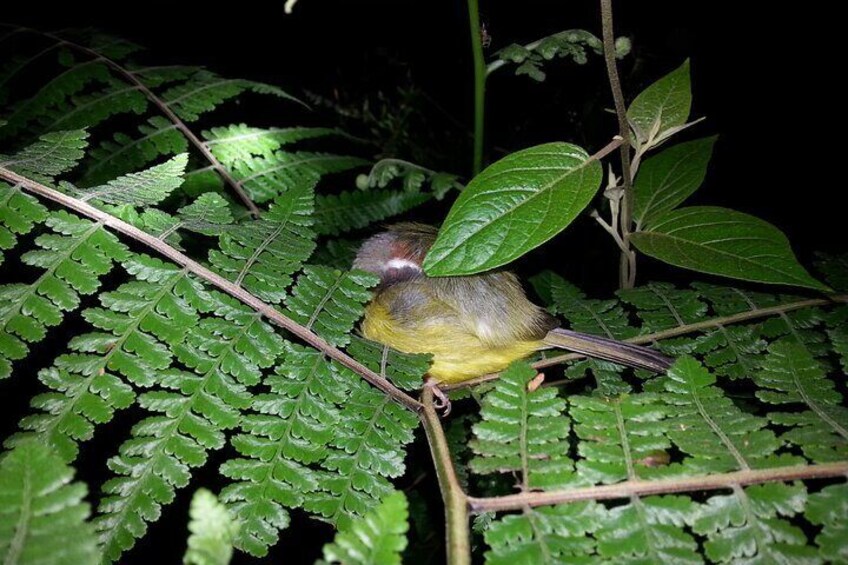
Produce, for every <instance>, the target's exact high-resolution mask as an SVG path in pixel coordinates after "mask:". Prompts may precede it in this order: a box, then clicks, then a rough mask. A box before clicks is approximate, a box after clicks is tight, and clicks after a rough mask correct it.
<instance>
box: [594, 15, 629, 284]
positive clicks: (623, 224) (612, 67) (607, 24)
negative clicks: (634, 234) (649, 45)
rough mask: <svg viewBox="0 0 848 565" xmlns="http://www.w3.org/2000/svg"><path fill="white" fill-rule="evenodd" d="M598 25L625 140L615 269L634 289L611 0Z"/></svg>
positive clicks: (625, 131) (624, 123)
mask: <svg viewBox="0 0 848 565" xmlns="http://www.w3.org/2000/svg"><path fill="white" fill-rule="evenodd" d="M601 28H602V32H603V42H604V61H605V62H606V66H607V77H608V78H609V84H610V90H612V99H613V102H614V103H615V115H616V117H617V118H618V132H619V135H620V136H621V137H622V139H624V143H623V144H622V145H621V148H620V151H621V177H622V181H621V182H622V197H621V216H620V217H619V222H620V223H619V228H620V229H619V231H620V233H621V239H622V241H623V242H624V249H622V251H621V257H620V259H619V269H618V285H619V287H621V288H633V285H634V284H635V283H636V255H635V254H634V253H633V251H632V250H631V249H630V229H631V226H632V223H633V194H632V193H633V189H632V186H633V177H632V171H631V170H630V124H629V123H628V122H627V108H626V107H625V106H624V93H623V92H622V91H621V80H619V78H618V67H617V66H616V64H615V35H614V33H613V25H612V0H601Z"/></svg>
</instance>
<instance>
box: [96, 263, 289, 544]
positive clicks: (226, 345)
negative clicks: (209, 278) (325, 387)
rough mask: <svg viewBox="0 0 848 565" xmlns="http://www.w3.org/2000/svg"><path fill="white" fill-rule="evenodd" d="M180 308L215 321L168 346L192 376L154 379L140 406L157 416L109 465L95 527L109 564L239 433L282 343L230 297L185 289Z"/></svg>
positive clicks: (172, 373) (189, 329) (172, 372)
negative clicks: (233, 431)
mask: <svg viewBox="0 0 848 565" xmlns="http://www.w3.org/2000/svg"><path fill="white" fill-rule="evenodd" d="M145 274H146V273H143V274H142V273H139V274H138V275H137V276H139V275H142V276H144V275H145ZM174 276H175V277H182V276H183V275H182V274H175V275H174ZM190 282H192V281H190ZM179 300H180V301H181V303H180V304H175V305H174V306H176V307H177V308H182V309H184V310H191V309H195V310H201V311H204V312H209V311H214V312H215V316H208V317H204V318H202V319H201V320H200V321H199V323H197V322H195V323H194V324H185V323H183V324H179V323H178V324H176V327H179V328H182V330H181V331H183V332H184V334H185V337H184V339H180V340H179V341H177V342H176V343H175V342H173V341H170V342H169V343H168V345H170V346H171V347H172V348H173V349H174V350H175V351H176V356H177V358H178V359H179V361H180V362H181V363H182V364H183V365H184V366H186V367H189V368H190V369H191V370H192V372H186V371H182V370H179V369H175V368H172V369H166V370H164V371H162V372H161V373H160V374H159V375H157V376H156V378H155V384H156V385H158V387H157V390H152V391H150V392H145V393H143V394H141V395H140V396H139V399H138V401H139V405H140V406H141V407H142V408H145V409H146V410H148V411H149V412H153V413H155V414H157V415H152V416H150V417H148V418H146V419H144V420H142V421H141V422H139V423H138V424H137V425H136V426H135V427H134V428H133V437H132V438H131V439H129V440H128V441H126V442H124V444H123V445H122V446H121V447H120V450H119V455H118V456H116V457H114V458H112V459H111V460H110V461H109V467H110V469H112V470H113V471H114V472H115V473H117V474H118V475H119V476H118V477H116V478H114V479H111V480H110V481H108V482H107V483H106V484H105V485H104V493H105V494H106V498H104V499H103V501H102V502H101V505H100V509H99V512H100V515H99V516H98V518H97V520H96V524H97V528H98V530H99V531H100V542H101V545H102V546H103V548H104V552H105V554H106V555H107V556H108V557H109V558H110V559H116V558H117V557H118V555H120V553H121V552H122V551H124V550H126V549H128V548H129V547H131V546H132V544H133V543H134V539H135V538H137V537H140V536H141V535H143V533H144V531H145V530H146V526H145V522H146V521H151V520H155V519H156V518H158V515H159V508H160V506H161V505H163V504H168V503H170V502H171V500H172V499H173V497H174V491H175V489H177V488H183V487H185V486H186V485H187V484H188V481H189V477H190V474H189V469H190V468H192V467H198V466H201V465H203V464H204V463H205V462H206V459H207V452H208V451H209V450H214V449H220V448H222V447H223V446H224V444H225V443H226V439H225V435H224V430H227V429H230V428H234V427H236V426H237V425H238V424H239V422H240V414H241V411H242V410H243V409H245V408H247V406H248V405H249V404H250V395H249V394H248V393H247V392H246V387H247V386H250V385H255V384H257V383H258V381H259V378H260V375H261V372H260V369H261V368H265V367H268V366H270V365H272V364H273V362H274V361H275V359H276V356H277V352H278V351H279V349H280V347H281V339H280V338H279V337H278V336H277V334H276V333H275V332H274V331H273V330H272V329H271V328H270V327H269V326H267V324H265V323H264V322H263V321H262V320H261V318H260V316H259V315H258V314H257V313H256V312H254V311H252V310H249V309H247V308H246V307H244V306H243V305H241V304H239V303H238V302H235V301H234V300H232V299H230V298H229V297H225V296H220V295H217V294H215V293H212V294H210V293H207V292H205V291H203V290H202V288H200V287H199V285H197V283H194V284H190V285H185V287H184V294H183V295H182V296H180V297H179ZM178 331H180V330H178Z"/></svg>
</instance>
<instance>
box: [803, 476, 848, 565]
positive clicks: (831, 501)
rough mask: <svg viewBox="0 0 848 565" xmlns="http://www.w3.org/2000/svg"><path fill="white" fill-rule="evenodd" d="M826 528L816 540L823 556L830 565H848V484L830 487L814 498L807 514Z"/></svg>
mask: <svg viewBox="0 0 848 565" xmlns="http://www.w3.org/2000/svg"><path fill="white" fill-rule="evenodd" d="M804 513H805V514H806V516H807V519H808V520H809V521H810V522H812V523H813V524H816V525H819V526H822V530H821V532H820V533H819V534H818V535H817V536H816V543H817V544H818V546H819V555H821V557H822V559H824V561H825V562H826V563H848V543H845V540H846V539H848V484H845V483H842V484H837V485H829V486H826V487H824V488H823V489H822V490H821V491H819V492H817V493H814V494H811V495H810V496H809V498H808V499H807V509H806V511H805V512H804Z"/></svg>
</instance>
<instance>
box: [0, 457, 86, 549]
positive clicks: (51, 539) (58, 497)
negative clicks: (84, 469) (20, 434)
mask: <svg viewBox="0 0 848 565" xmlns="http://www.w3.org/2000/svg"><path fill="white" fill-rule="evenodd" d="M73 476H74V470H73V469H72V468H71V467H68V466H67V465H65V464H64V462H63V461H62V460H61V458H59V456H58V455H56V454H54V453H53V452H52V451H51V450H50V448H49V447H47V446H46V445H44V444H41V443H38V442H35V441H27V442H24V443H21V444H20V445H19V446H17V447H16V448H15V449H13V450H12V451H11V452H9V453H6V454H4V455H3V457H2V459H0V559H2V560H3V563H7V564H9V565H27V564H32V565H89V564H91V565H94V564H96V563H99V562H100V552H99V550H98V548H97V538H96V537H95V535H94V528H93V527H92V526H91V524H90V523H89V522H88V517H89V514H90V509H89V506H88V504H86V503H85V502H84V501H83V499H84V498H85V495H86V493H87V491H88V489H87V488H86V486H85V485H84V484H83V483H71V479H72V478H73Z"/></svg>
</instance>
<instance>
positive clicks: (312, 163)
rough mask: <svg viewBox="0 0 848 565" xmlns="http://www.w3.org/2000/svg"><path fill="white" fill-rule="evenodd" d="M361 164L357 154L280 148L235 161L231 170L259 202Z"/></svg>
mask: <svg viewBox="0 0 848 565" xmlns="http://www.w3.org/2000/svg"><path fill="white" fill-rule="evenodd" d="M365 163H366V161H364V160H362V159H360V158H358V157H348V156H344V155H334V154H330V153H312V152H305V151H296V152H293V153H288V152H286V151H283V150H280V151H277V152H275V153H273V154H272V155H270V156H267V157H255V158H253V159H250V160H248V161H239V162H236V163H234V164H233V166H232V167H231V170H232V174H233V177H234V178H235V179H236V180H237V181H238V182H239V184H240V185H241V186H242V187H243V188H244V190H245V191H246V192H247V194H248V195H250V198H251V199H252V200H253V201H254V202H259V203H263V202H268V201H269V200H273V199H274V198H276V197H277V196H278V195H279V194H281V193H282V192H285V190H286V189H289V190H291V188H292V187H297V186H302V185H314V184H315V183H317V182H318V180H319V179H320V178H321V177H323V176H325V175H329V174H332V173H340V172H343V171H348V170H350V169H355V168H357V167H361V166H363V165H364V164H365Z"/></svg>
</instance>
